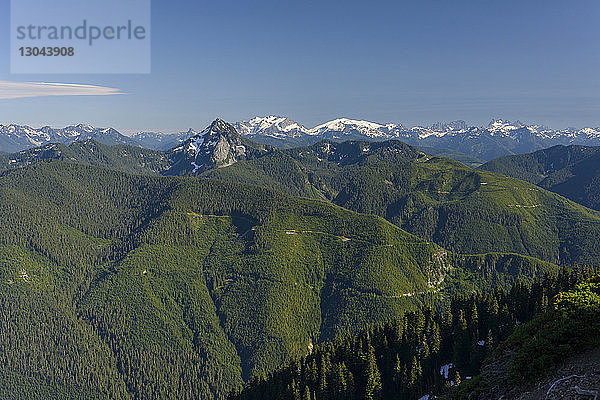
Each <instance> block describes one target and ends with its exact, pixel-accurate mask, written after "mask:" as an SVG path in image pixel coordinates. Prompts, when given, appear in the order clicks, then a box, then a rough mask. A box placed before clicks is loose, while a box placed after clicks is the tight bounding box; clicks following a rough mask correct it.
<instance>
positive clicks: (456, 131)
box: [0, 116, 600, 163]
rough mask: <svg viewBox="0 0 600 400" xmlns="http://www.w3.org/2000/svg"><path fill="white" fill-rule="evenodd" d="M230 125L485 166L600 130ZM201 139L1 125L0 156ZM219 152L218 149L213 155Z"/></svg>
mask: <svg viewBox="0 0 600 400" xmlns="http://www.w3.org/2000/svg"><path fill="white" fill-rule="evenodd" d="M215 122H216V121H215ZM221 122H222V121H221ZM223 123H224V122H223ZM227 125H229V124H227ZM229 126H230V127H231V129H232V130H233V131H235V132H236V135H238V136H240V135H241V137H244V138H247V139H250V140H252V141H254V142H258V143H262V144H267V145H271V146H275V147H279V148H292V147H299V146H308V145H312V144H314V143H317V142H319V141H321V140H324V139H328V140H333V141H336V142H343V141H347V140H364V141H383V140H390V139H397V140H401V141H403V142H405V143H407V144H410V145H413V146H417V147H420V148H422V149H424V150H425V151H429V152H431V153H436V154H454V155H455V156H457V157H459V159H466V158H465V157H464V156H468V157H467V158H469V159H471V160H472V161H473V162H475V163H477V160H481V161H488V160H491V159H493V158H497V157H501V156H505V155H511V154H523V153H530V152H534V151H537V150H541V149H544V148H548V147H552V146H555V145H572V144H579V145H585V146H600V128H589V127H588V128H583V129H575V128H568V129H562V130H554V129H550V128H547V127H545V126H541V125H532V124H524V123H521V122H519V121H516V122H510V121H507V120H502V119H494V120H492V121H491V122H490V123H489V124H488V125H486V126H469V125H468V124H467V123H465V122H464V121H453V122H447V123H435V124H432V125H430V126H414V127H411V128H408V127H406V126H404V125H402V124H395V123H376V122H371V121H362V120H353V119H349V118H339V119H335V120H333V121H329V122H326V123H323V124H319V125H317V126H315V127H314V128H307V127H305V126H304V125H302V124H300V123H298V122H296V121H293V120H291V119H289V118H285V117H277V116H269V117H256V118H253V119H251V120H249V121H242V122H237V123H234V124H233V125H229ZM228 129H229V128H228ZM203 132H204V131H203ZM202 136H203V135H202V132H200V133H199V132H198V131H195V130H193V129H190V130H188V131H184V132H180V133H157V132H140V133H137V134H135V135H133V136H131V137H127V136H124V135H122V134H120V133H119V132H118V131H116V130H115V129H112V128H95V127H92V126H90V125H83V124H80V125H72V126H68V127H65V128H61V129H55V128H50V127H43V128H40V129H35V128H31V127H29V126H24V125H14V124H12V125H0V152H5V153H13V152H16V151H21V150H24V149H29V148H33V147H39V146H43V145H45V144H48V143H64V144H70V143H73V142H75V141H82V140H89V139H93V140H96V141H98V142H101V143H103V144H109V145H113V144H129V145H135V146H140V147H144V148H149V149H154V150H163V151H166V150H169V149H173V148H179V147H180V146H181V145H182V144H184V143H187V142H189V141H190V139H192V138H194V137H202ZM230 144H231V143H230ZM219 151H220V150H218V149H217V153H218V152H219ZM440 151H441V153H440ZM232 154H235V152H234V153H232Z"/></svg>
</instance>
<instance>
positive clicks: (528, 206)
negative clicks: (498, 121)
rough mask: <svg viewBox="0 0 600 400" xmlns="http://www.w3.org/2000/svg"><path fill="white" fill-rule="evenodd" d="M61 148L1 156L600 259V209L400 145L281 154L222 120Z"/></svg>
mask: <svg viewBox="0 0 600 400" xmlns="http://www.w3.org/2000/svg"><path fill="white" fill-rule="evenodd" d="M53 146H55V145H51V146H50V148H48V147H45V148H41V149H34V150H29V151H26V152H22V153H17V154H16V155H8V156H0V168H1V166H2V165H4V166H5V168H16V167H18V166H22V165H27V164H30V163H32V162H35V161H36V160H39V159H48V158H50V159H51V158H55V159H61V160H67V161H73V162H79V163H85V164H91V165H99V166H104V167H108V168H112V169H118V170H122V171H127V172H133V173H137V174H150V175H159V174H161V175H191V176H202V177H210V178H215V179H219V180H222V181H227V182H234V183H250V184H255V185H259V186H264V187H268V188H272V189H276V190H279V191H282V192H284V193H287V194H289V195H293V196H300V197H308V198H314V199H321V200H327V201H330V202H332V203H334V204H337V205H339V206H342V207H344V208H347V209H350V210H353V211H357V212H360V213H369V214H375V215H379V216H381V217H383V218H385V219H387V220H388V221H390V222H392V223H394V224H395V225H397V226H399V227H401V228H402V229H405V230H406V231H408V232H410V233H413V234H415V235H417V236H419V237H421V238H424V239H426V240H430V241H433V242H435V243H437V244H439V245H441V246H443V247H445V248H447V249H449V250H453V251H456V252H460V253H468V254H469V253H483V252H489V251H500V252H514V253H519V254H523V255H529V256H533V257H536V258H540V259H543V260H547V261H550V262H554V263H559V264H564V265H571V264H574V263H579V264H584V263H598V262H600V256H599V254H600V241H599V240H597V238H598V237H600V214H599V213H598V212H597V211H592V210H589V209H586V208H585V207H582V206H580V205H578V204H575V203H573V202H571V201H568V200H567V199H565V198H563V197H561V196H558V195H556V194H553V193H550V192H548V191H546V190H544V189H540V188H539V187H537V186H534V185H531V184H528V183H525V182H523V181H520V180H517V179H512V178H507V177H505V176H502V175H498V174H493V173H490V172H487V171H483V170H474V169H471V168H469V167H467V166H465V165H463V164H461V163H459V162H456V161H452V160H449V159H446V158H442V157H434V156H430V155H426V154H425V153H423V152H421V151H419V150H418V149H416V148H414V147H412V146H408V145H406V144H404V143H402V142H399V141H387V142H376V143H369V142H356V141H355V142H344V143H335V142H331V141H323V142H320V143H317V144H316V145H314V146H310V147H300V148H296V149H289V150H277V149H274V148H270V147H268V146H264V145H259V144H253V143H252V142H250V141H248V140H247V139H245V138H242V137H240V135H239V134H238V133H237V132H235V130H234V128H233V127H232V126H231V125H229V124H226V123H225V122H223V121H220V120H217V121H215V122H214V123H213V124H211V126H209V127H208V128H207V129H205V130H204V131H202V132H201V133H199V134H198V135H196V136H193V137H191V138H190V139H188V140H187V141H186V142H184V143H182V144H181V145H180V146H178V147H177V148H175V149H173V150H170V151H168V152H157V151H152V150H143V149H139V148H131V147H127V146H117V147H106V146H103V145H100V144H97V143H95V142H85V143H81V144H73V145H71V147H69V148H60V147H56V148H55V147H53ZM56 146H58V145H56ZM2 160H4V163H2ZM588 169H589V170H592V168H591V167H590V168H588ZM573 187H574V188H581V187H583V186H581V185H576V186H573ZM574 190H575V189H574ZM577 190H579V189H577Z"/></svg>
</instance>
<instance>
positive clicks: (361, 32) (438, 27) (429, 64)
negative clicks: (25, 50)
mask: <svg viewBox="0 0 600 400" xmlns="http://www.w3.org/2000/svg"><path fill="white" fill-rule="evenodd" d="M124 1H126V0H124ZM598 20H600V2H598V1H597V0H580V1H574V2H567V1H564V0H560V1H555V0H540V1H533V0H521V1H511V0H501V1H500V0H499V1H496V0H486V1H481V0H473V1H465V0H455V1H432V0H420V1H398V0H397V1H377V0H375V1H352V0H346V1H332V0H319V1H285V0H278V1H269V0H264V1H263V0H260V1H253V2H241V1H230V0H229V1H228V0H224V1H210V2H207V1H197V0H194V1H191V0H190V1H182V0H179V1H166V0H153V1H152V26H151V40H152V44H151V51H152V63H151V73H149V74H93V75H92V74H11V73H10V57H9V53H10V51H9V45H10V28H9V27H10V1H9V0H0V26H2V28H0V32H2V33H1V34H0V54H3V55H4V57H0V124H7V123H20V124H29V125H32V126H35V127H39V126H43V125H51V126H56V127H60V126H66V125H70V124H74V123H89V124H92V125H95V126H102V127H105V126H112V127H115V128H116V129H118V130H120V131H122V132H124V133H133V132H135V131H141V130H154V131H164V132H171V131H182V130H187V129H188V128H190V127H192V128H196V129H201V128H203V127H204V126H206V125H207V124H208V123H210V121H211V120H213V119H215V118H217V117H219V118H222V119H224V120H227V121H232V122H233V121H240V120H247V119H250V118H252V117H254V116H257V115H259V116H266V115H280V116H287V117H289V118H291V119H293V120H296V121H298V122H300V123H302V124H304V125H305V126H307V127H312V126H314V125H317V124H319V123H321V122H324V121H327V120H331V119H335V118H339V117H347V118H354V119H365V120H370V121H374V122H395V123H402V124H404V125H407V126H412V125H428V124H431V123H434V122H437V121H451V120H459V119H461V120H465V121H467V122H468V123H471V124H473V125H483V124H487V123H489V122H490V120H491V119H492V118H502V119H508V120H520V121H521V122H529V123H539V124H544V125H547V126H550V127H553V128H565V127H584V126H594V127H597V126H600V27H599V24H598ZM106 62H107V63H110V58H107V60H106ZM22 82H27V85H25V87H21V86H24V85H23V84H22ZM41 83H44V84H41ZM46 83H60V84H61V85H47V84H46ZM15 85H17V86H16V87H17V89H18V90H15ZM82 85H83V86H82ZM24 93H25V94H24ZM24 96H27V97H24Z"/></svg>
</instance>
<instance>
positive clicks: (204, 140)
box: [167, 119, 268, 175]
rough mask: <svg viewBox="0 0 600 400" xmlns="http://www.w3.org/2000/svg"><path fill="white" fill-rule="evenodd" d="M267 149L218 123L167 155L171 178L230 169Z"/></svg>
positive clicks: (228, 126)
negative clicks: (229, 167) (224, 168)
mask: <svg viewBox="0 0 600 400" xmlns="http://www.w3.org/2000/svg"><path fill="white" fill-rule="evenodd" d="M266 151H268V150H267V147H266V146H265V145H262V144H258V143H254V142H252V141H250V140H248V139H246V138H244V137H242V136H241V135H240V134H239V133H238V132H237V130H236V129H235V128H234V127H233V126H232V125H231V124H228V123H227V122H225V121H223V120H221V119H217V120H215V121H214V122H213V123H211V124H210V126H209V127H208V128H206V129H204V130H203V131H202V132H200V133H197V134H196V135H194V136H192V137H190V138H189V139H187V140H186V141H185V142H183V143H182V144H180V145H179V146H177V147H175V148H174V149H172V150H170V151H168V152H167V156H168V158H169V160H170V162H171V165H172V166H171V168H170V169H169V172H168V174H169V175H194V174H200V173H202V172H204V171H206V170H208V169H214V168H221V167H227V166H229V165H232V164H234V163H236V162H238V161H240V160H244V159H249V158H253V157H254V156H256V155H258V154H263V153H265V152H266Z"/></svg>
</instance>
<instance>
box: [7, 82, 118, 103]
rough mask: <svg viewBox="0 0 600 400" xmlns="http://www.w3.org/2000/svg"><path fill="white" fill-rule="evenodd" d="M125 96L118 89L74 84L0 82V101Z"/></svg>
mask: <svg viewBox="0 0 600 400" xmlns="http://www.w3.org/2000/svg"><path fill="white" fill-rule="evenodd" d="M115 94H125V93H123V92H122V91H121V90H120V89H114V88H109V87H104V86H95V85H79V84H75V83H48V82H11V81H0V99H19V98H24V97H45V96H110V95H115Z"/></svg>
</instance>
